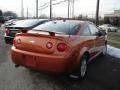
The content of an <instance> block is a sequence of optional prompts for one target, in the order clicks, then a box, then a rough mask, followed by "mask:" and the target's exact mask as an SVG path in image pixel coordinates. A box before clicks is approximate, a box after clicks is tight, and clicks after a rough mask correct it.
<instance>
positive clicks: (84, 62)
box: [78, 55, 88, 79]
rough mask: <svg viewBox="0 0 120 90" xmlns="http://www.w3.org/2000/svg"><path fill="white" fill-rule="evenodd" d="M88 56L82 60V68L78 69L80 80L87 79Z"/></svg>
mask: <svg viewBox="0 0 120 90" xmlns="http://www.w3.org/2000/svg"><path fill="white" fill-rule="evenodd" d="M87 61H88V60H87V56H86V55H84V56H83V57H82V58H81V61H80V67H79V69H78V73H79V78H81V79H83V78H85V76H86V72H87Z"/></svg>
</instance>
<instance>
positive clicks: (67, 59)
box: [11, 21, 106, 73]
mask: <svg viewBox="0 0 120 90" xmlns="http://www.w3.org/2000/svg"><path fill="white" fill-rule="evenodd" d="M71 22H77V23H80V24H81V26H83V27H81V29H80V30H79V32H78V34H77V35H70V36H69V35H57V36H51V35H43V34H36V33H22V34H17V35H16V37H15V39H14V44H13V46H12V48H11V57H12V61H13V62H14V63H15V64H17V65H21V66H25V67H28V68H32V69H35V70H38V71H43V72H51V73H71V72H72V71H74V70H75V69H77V68H78V67H79V65H80V59H81V57H82V56H83V55H84V53H85V52H88V53H89V55H90V57H89V60H92V59H93V58H95V57H96V56H98V55H99V54H100V53H101V52H102V49H103V47H104V46H105V42H106V39H105V36H81V35H80V33H81V32H82V31H83V30H84V27H85V25H87V24H89V22H85V21H83V22H80V21H71ZM48 42H50V43H52V47H51V48H47V47H46V44H47V43H48ZM59 43H64V44H65V45H66V49H65V50H64V51H62V52H60V51H58V49H57V45H58V44H59Z"/></svg>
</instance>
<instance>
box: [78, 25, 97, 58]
mask: <svg viewBox="0 0 120 90" xmlns="http://www.w3.org/2000/svg"><path fill="white" fill-rule="evenodd" d="M80 36H81V38H83V39H85V44H84V45H85V47H88V48H89V53H90V57H93V56H94V55H95V54H96V52H95V38H96V37H95V36H93V35H92V34H91V31H90V29H89V26H88V25H87V26H86V27H85V28H84V29H83V30H82V32H81V34H80Z"/></svg>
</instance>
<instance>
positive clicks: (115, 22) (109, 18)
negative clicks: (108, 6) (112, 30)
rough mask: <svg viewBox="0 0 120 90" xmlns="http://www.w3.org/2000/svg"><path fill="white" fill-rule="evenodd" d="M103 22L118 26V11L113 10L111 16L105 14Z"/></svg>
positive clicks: (119, 17)
mask: <svg viewBox="0 0 120 90" xmlns="http://www.w3.org/2000/svg"><path fill="white" fill-rule="evenodd" d="M104 21H105V23H109V24H112V25H115V26H120V10H114V12H113V13H111V14H105V15H104Z"/></svg>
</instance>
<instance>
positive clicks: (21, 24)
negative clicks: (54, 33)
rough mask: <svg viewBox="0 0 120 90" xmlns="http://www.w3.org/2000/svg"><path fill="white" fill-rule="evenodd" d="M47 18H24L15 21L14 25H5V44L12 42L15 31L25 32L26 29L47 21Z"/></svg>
mask: <svg viewBox="0 0 120 90" xmlns="http://www.w3.org/2000/svg"><path fill="white" fill-rule="evenodd" d="M47 21H48V20H47V19H26V20H19V21H16V23H15V25H11V26H8V27H5V31H6V33H5V35H4V39H5V42H6V43H7V44H12V42H13V38H14V37H15V35H16V33H19V32H24V33H26V32H27V31H28V30H30V29H32V28H34V27H36V26H38V25H40V24H43V23H44V22H47Z"/></svg>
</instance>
